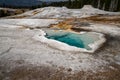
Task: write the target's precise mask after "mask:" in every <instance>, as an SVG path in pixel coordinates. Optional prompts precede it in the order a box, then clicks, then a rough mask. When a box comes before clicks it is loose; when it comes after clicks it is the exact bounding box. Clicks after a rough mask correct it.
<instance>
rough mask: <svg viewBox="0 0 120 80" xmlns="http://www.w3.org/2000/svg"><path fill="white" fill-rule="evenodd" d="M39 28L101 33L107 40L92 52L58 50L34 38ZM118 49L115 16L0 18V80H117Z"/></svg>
mask: <svg viewBox="0 0 120 80" xmlns="http://www.w3.org/2000/svg"><path fill="white" fill-rule="evenodd" d="M45 9H46V8H45ZM85 9H86V8H85ZM81 11H84V10H81ZM92 11H93V10H92ZM78 12H79V11H78ZM86 12H87V11H86ZM38 13H39V12H38ZM38 13H36V14H38ZM50 13H51V12H50V11H49V14H50ZM24 14H26V13H24ZM24 14H21V15H24ZM57 14H58V13H57ZM71 14H73V16H74V15H75V13H71ZM76 14H78V13H76ZM107 14H108V13H107ZM112 14H113V13H112ZM115 14H116V13H115ZM38 15H39V18H40V17H43V16H42V14H38ZM40 15H41V16H40ZM55 15H56V14H54V17H55ZM69 15H70V14H69ZM89 15H90V13H89ZM18 16H19V15H17V18H18ZM48 16H49V15H48ZM64 16H65V15H64ZM12 17H13V16H12ZM14 17H15V16H14ZM7 18H8V17H7ZM34 18H35V17H34ZM48 18H49V17H48ZM50 18H51V17H50ZM41 29H42V30H49V29H55V30H69V31H76V32H80V31H94V32H99V33H102V34H104V35H105V38H106V40H107V41H106V42H105V43H104V44H103V45H102V46H101V47H100V48H99V49H98V50H97V51H95V52H94V53H83V52H75V51H62V50H58V49H56V48H54V47H51V46H49V45H48V44H45V43H42V42H39V41H37V40H35V39H34V36H35V35H36V34H40V30H41ZM119 47H120V15H118V13H117V15H107V16H106V15H103V14H102V15H95V16H93V13H92V16H89V17H86V16H85V17H84V18H83V17H81V18H77V17H75V16H74V18H73V17H72V18H67V19H66V18H62V19H61V18H57V19H1V20H0V80H119V79H120V75H119V74H120V49H119Z"/></svg>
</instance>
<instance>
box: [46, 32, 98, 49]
mask: <svg viewBox="0 0 120 80" xmlns="http://www.w3.org/2000/svg"><path fill="white" fill-rule="evenodd" d="M45 37H47V38H48V39H54V40H57V41H60V42H62V43H66V44H68V45H70V46H74V47H77V48H83V49H87V50H91V49H92V48H91V47H90V46H89V44H92V43H94V42H95V41H97V40H99V37H98V35H97V34H93V33H82V34H80V33H74V32H67V31H55V30H49V31H46V35H45ZM53 45H54V44H53Z"/></svg>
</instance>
